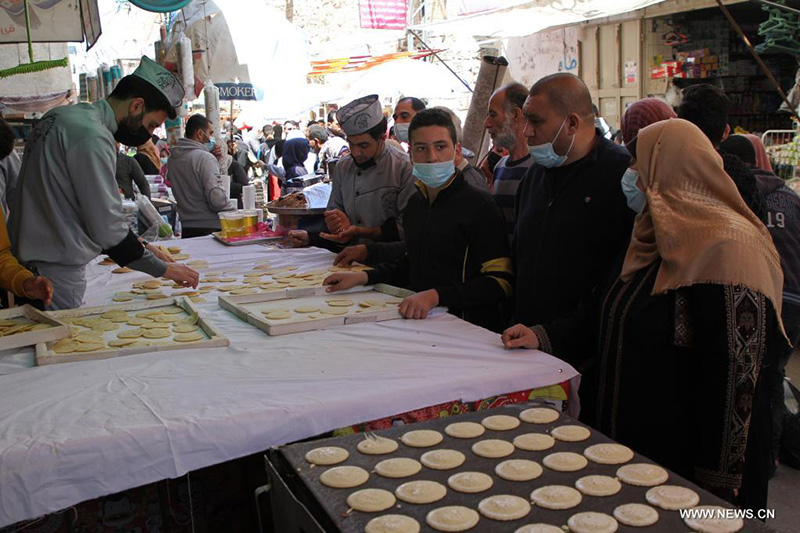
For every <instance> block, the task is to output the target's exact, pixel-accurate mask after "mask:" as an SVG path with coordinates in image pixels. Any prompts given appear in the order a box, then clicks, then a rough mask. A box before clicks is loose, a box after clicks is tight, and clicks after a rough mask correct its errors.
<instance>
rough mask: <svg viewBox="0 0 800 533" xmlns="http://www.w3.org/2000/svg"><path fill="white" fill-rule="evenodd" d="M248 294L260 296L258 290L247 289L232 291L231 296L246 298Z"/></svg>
mask: <svg viewBox="0 0 800 533" xmlns="http://www.w3.org/2000/svg"><path fill="white" fill-rule="evenodd" d="M248 294H258V289H253V288H251V287H247V288H245V289H236V290H233V291H231V295H233V296H246V295H248Z"/></svg>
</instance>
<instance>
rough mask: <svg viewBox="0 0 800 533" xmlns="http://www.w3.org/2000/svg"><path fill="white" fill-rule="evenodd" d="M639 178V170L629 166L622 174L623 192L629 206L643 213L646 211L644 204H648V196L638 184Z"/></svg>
mask: <svg viewBox="0 0 800 533" xmlns="http://www.w3.org/2000/svg"><path fill="white" fill-rule="evenodd" d="M638 179H639V172H638V171H636V170H633V169H632V168H629V169H628V170H626V171H625V174H623V175H622V180H621V184H622V192H623V193H624V194H625V200H626V201H627V202H628V207H630V208H631V209H633V210H634V211H636V212H637V213H641V212H642V211H644V206H645V205H646V204H647V196H646V195H645V194H644V192H643V191H642V190H641V189H640V188H639V187H637V186H636V180H638Z"/></svg>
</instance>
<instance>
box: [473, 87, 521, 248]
mask: <svg viewBox="0 0 800 533" xmlns="http://www.w3.org/2000/svg"><path fill="white" fill-rule="evenodd" d="M526 98H528V89H527V88H526V87H525V86H524V85H522V84H521V83H512V84H509V85H505V86H503V87H500V88H499V89H497V90H496V91H495V92H494V94H493V95H492V97H491V98H490V99H489V109H488V111H487V113H486V120H485V121H484V122H483V127H484V128H486V130H487V131H488V132H489V136H490V137H491V138H492V142H493V143H494V145H495V146H497V147H499V148H503V149H505V150H508V155H507V156H505V157H503V158H501V159H500V161H498V163H497V165H495V167H494V181H493V182H492V193H493V194H494V199H495V201H496V202H497V205H499V206H500V209H501V210H502V211H503V216H504V217H505V219H506V230H507V231H508V239H509V242H511V239H512V237H513V235H514V224H515V223H516V209H515V203H514V202H515V199H516V196H517V188H519V183H520V181H522V177H523V176H524V175H525V173H526V172H527V171H528V169H529V168H531V166H532V165H533V159H532V158H531V156H530V154H529V153H528V139H527V138H526V137H525V135H524V134H523V132H524V131H525V115H524V114H523V113H522V106H523V105H525V99H526Z"/></svg>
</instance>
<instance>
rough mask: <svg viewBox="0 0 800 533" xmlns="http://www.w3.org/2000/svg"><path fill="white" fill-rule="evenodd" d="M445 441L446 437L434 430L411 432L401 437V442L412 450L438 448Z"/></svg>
mask: <svg viewBox="0 0 800 533" xmlns="http://www.w3.org/2000/svg"><path fill="white" fill-rule="evenodd" d="M443 440H444V437H443V436H442V434H441V433H439V432H438V431H433V430H432V429H418V430H415V431H409V432H408V433H405V434H404V435H403V436H402V437H400V441H401V442H402V443H403V444H405V445H406V446H411V447H412V448H430V447H431V446H436V445H437V444H439V443H440V442H442V441H443Z"/></svg>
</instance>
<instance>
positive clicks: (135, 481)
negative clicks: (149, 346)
mask: <svg viewBox="0 0 800 533" xmlns="http://www.w3.org/2000/svg"><path fill="white" fill-rule="evenodd" d="M180 244H181V246H182V248H183V250H182V252H183V253H184V255H186V254H188V255H189V258H187V259H189V260H190V261H205V262H206V263H207V265H208V266H207V267H204V268H200V267H198V268H200V271H201V273H209V272H213V271H224V272H225V274H224V275H225V276H230V277H235V278H237V279H239V280H241V279H243V278H244V274H246V273H249V272H253V268H254V267H255V266H258V265H259V264H263V263H265V262H267V261H268V262H269V263H270V264H271V266H272V267H274V268H286V267H297V268H298V270H300V271H305V270H320V269H325V268H328V267H330V265H331V263H332V260H333V255H332V254H331V253H329V252H327V251H323V250H318V249H303V250H280V249H276V248H267V247H263V246H257V245H252V246H242V247H236V248H230V247H226V246H224V245H222V244H220V243H218V242H216V241H214V240H213V239H212V238H211V237H208V238H200V239H192V240H189V241H181V242H180ZM99 262H100V261H99V259H98V261H96V262H95V263H93V264H91V265H90V266H89V269H88V271H87V278H88V280H89V286H88V290H87V293H86V294H87V301H85V302H84V305H85V306H87V305H88V306H97V305H107V304H111V303H113V299H114V298H115V293H118V292H124V291H130V289H131V286H132V284H133V283H136V282H141V281H145V280H146V279H148V278H147V277H146V276H144V275H142V274H138V273H123V274H114V273H112V271H113V270H114V266H112V265H109V266H105V265H100V264H99ZM176 290H177V289H176ZM182 290H183V291H185V289H182ZM219 294H220V293H219V291H211V292H208V293H206V294H204V295H203V296H202V298H204V299H205V300H206V301H205V302H202V301H197V302H195V304H196V306H197V308H198V309H199V313H200V315H201V317H202V318H203V319H204V320H206V321H207V322H209V323H211V324H213V325H214V326H215V327H216V328H217V329H218V330H219V331H220V332H221V333H222V334H223V335H224V336H225V337H227V338H228V339H230V346H229V347H228V348H208V349H187V350H182V351H174V352H155V353H145V354H134V355H127V356H123V357H115V358H111V359H106V360H101V361H86V362H80V363H66V364H58V365H50V366H45V367H39V368H30V367H32V366H33V358H34V354H33V351H32V350H30V349H21V350H17V351H15V352H10V353H9V352H6V353H4V354H3V355H2V356H0V374H2V375H0V485H1V486H2V487H3V490H2V491H0V526H4V525H8V524H13V523H16V522H18V521H20V520H26V519H31V518H35V517H38V516H41V515H43V514H45V513H50V512H54V511H58V510H60V509H64V508H66V507H69V506H71V505H75V504H77V503H79V502H82V501H86V500H90V499H93V498H97V497H99V496H103V495H108V494H113V493H115V492H119V491H122V490H126V489H130V488H133V487H138V486H141V485H145V484H148V483H152V482H155V481H158V480H162V479H166V478H176V477H179V476H181V475H183V474H185V473H187V472H190V471H194V470H197V469H200V468H203V467H206V466H209V465H214V464H219V463H223V462H226V461H231V460H233V459H236V458H239V457H243V456H246V455H249V454H253V453H257V452H259V451H263V450H266V449H267V448H269V447H271V446H276V445H280V444H286V443H289V442H293V441H296V440H299V439H305V438H309V437H312V436H315V435H319V434H322V433H325V432H328V431H331V430H334V429H337V428H343V427H346V426H357V425H359V424H361V423H365V422H370V421H376V422H375V423H374V424H373V425H368V426H367V427H370V428H371V427H376V426H377V427H386V426H387V425H391V420H392V418H396V419H398V420H400V419H402V420H405V421H412V420H419V419H422V418H424V417H425V416H427V417H430V416H440V413H441V412H442V411H444V410H446V409H448V408H451V407H452V408H453V409H454V411H455V410H456V408H458V409H464V408H465V407H466V403H465V402H477V401H479V400H482V399H485V398H489V397H491V396H494V395H497V394H502V393H513V392H517V391H530V389H537V388H542V387H551V386H553V385H557V384H560V383H564V382H570V383H571V385H572V386H569V384H567V385H566V390H568V391H570V393H574V392H576V391H577V384H578V380H579V376H578V374H577V372H576V371H575V370H574V369H573V368H571V367H570V366H569V365H567V364H566V363H563V362H561V361H559V360H558V359H556V358H554V357H551V356H549V355H545V354H543V353H526V354H520V353H518V352H509V351H505V350H503V348H502V347H501V345H500V340H499V337H498V336H497V335H496V334H493V333H490V332H488V331H486V330H484V329H481V328H478V327H476V326H473V325H471V324H468V323H466V322H464V321H462V320H459V319H457V318H455V317H453V316H451V315H448V314H446V313H444V312H443V311H437V312H436V313H434V316H433V317H431V318H429V319H428V320H424V321H410V320H391V321H388V322H380V323H373V324H355V325H348V326H343V327H335V328H330V329H325V330H321V331H314V332H306V333H301V334H296V335H284V336H278V337H270V336H268V335H267V334H266V333H264V332H262V331H261V330H259V329H257V328H255V327H253V326H252V325H250V324H248V323H246V322H244V321H242V320H240V319H239V318H237V317H236V316H235V315H233V314H231V313H230V312H228V311H226V310H224V309H222V308H220V307H219V305H218V303H217V296H218V295H219ZM116 297H117V298H119V296H116ZM195 298H198V299H199V298H200V297H195ZM557 389H558V391H560V393H556V394H554V396H561V398H560V399H565V395H566V394H567V393H566V391H565V389H562V388H561V387H558V388H557ZM531 396H532V394H531V393H530V392H525V393H521V394H518V395H516V396H515V397H514V398H518V400H516V401H526V400H527V399H529V398H530V397H531ZM431 406H437V407H435V408H432V407H431ZM454 406H455V407H454ZM572 407H573V408H577V405H576V403H575V402H573V404H572ZM409 412H411V414H408V415H399V414H403V413H409ZM382 419H383V421H381V420H382ZM356 429H358V428H356ZM348 431H352V429H350V430H348Z"/></svg>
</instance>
